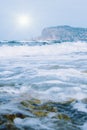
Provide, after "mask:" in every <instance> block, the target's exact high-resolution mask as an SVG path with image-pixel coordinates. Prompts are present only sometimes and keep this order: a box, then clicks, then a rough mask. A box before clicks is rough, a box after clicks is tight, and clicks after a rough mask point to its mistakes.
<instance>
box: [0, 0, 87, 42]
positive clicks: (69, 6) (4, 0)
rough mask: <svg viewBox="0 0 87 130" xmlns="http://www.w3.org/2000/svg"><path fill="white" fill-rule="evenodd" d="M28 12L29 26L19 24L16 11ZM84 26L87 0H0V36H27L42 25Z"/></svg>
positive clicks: (10, 38) (86, 23)
mask: <svg viewBox="0 0 87 130" xmlns="http://www.w3.org/2000/svg"><path fill="white" fill-rule="evenodd" d="M22 14H23V15H29V16H30V17H31V19H32V22H31V24H30V25H29V27H21V28H20V27H19V25H18V23H17V19H16V17H17V15H18V16H22ZM58 25H71V26H78V27H86V28H87V0H0V40H28V39H29V38H30V37H34V36H38V35H40V33H41V30H42V29H43V28H44V27H48V26H58Z"/></svg>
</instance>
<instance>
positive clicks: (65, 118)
mask: <svg viewBox="0 0 87 130" xmlns="http://www.w3.org/2000/svg"><path fill="white" fill-rule="evenodd" d="M58 119H60V120H66V121H71V119H70V117H69V116H67V115H65V114H58Z"/></svg>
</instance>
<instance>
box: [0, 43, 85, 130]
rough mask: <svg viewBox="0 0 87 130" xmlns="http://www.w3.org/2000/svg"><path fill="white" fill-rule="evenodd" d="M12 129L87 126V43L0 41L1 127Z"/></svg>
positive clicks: (82, 129)
mask: <svg viewBox="0 0 87 130" xmlns="http://www.w3.org/2000/svg"><path fill="white" fill-rule="evenodd" d="M20 43H21V44H20ZM10 129H12V130H18V129H19V130H26V129H28V130H86V129H87V43H80V42H77V43H61V44H53V45H42V46H41V45H38V44H37V45H34V46H33V45H32V46H30V45H29V44H24V43H22V42H16V43H14V45H12V44H11V43H5V44H3V43H2V44H1V46H0V130H10Z"/></svg>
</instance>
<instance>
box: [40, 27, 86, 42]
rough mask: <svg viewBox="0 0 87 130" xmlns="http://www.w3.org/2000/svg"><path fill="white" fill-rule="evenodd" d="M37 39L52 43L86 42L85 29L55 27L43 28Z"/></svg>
mask: <svg viewBox="0 0 87 130" xmlns="http://www.w3.org/2000/svg"><path fill="white" fill-rule="evenodd" d="M39 39H41V40H44V41H54V42H74V41H86V42H87V28H78V27H70V26H56V27H48V28H44V29H43V30H42V33H41V37H39Z"/></svg>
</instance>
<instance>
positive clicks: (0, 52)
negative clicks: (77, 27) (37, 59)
mask: <svg viewBox="0 0 87 130" xmlns="http://www.w3.org/2000/svg"><path fill="white" fill-rule="evenodd" d="M73 52H87V43H81V42H77V43H62V44H56V45H55V44H54V45H44V46H27V45H25V46H23V45H22V46H8V45H6V46H1V47H0V57H15V56H25V55H28V56H37V55H39V56H41V55H43V56H46V55H51V56H53V55H59V54H61V55H62V54H69V53H73Z"/></svg>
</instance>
